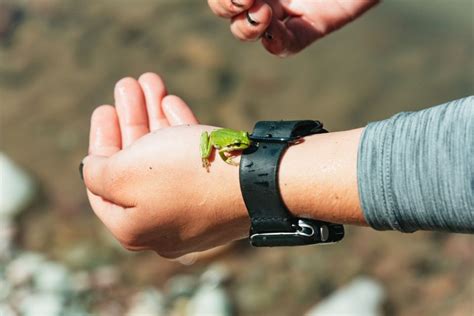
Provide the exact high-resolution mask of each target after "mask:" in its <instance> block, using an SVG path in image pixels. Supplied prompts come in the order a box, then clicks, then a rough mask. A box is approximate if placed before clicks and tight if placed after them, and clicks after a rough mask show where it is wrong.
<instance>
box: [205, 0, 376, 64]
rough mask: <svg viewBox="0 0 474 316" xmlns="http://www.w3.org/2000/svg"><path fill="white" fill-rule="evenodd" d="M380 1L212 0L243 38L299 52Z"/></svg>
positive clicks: (274, 50) (283, 53)
mask: <svg viewBox="0 0 474 316" xmlns="http://www.w3.org/2000/svg"><path fill="white" fill-rule="evenodd" d="M378 2H379V1H378V0H331V1H326V0H208V4H209V6H210V8H211V10H212V11H213V12H214V13H215V14H216V15H218V16H220V17H223V18H229V19H230V20H231V25H230V29H231V32H232V34H233V35H234V36H235V37H237V38H238V39H240V40H243V41H255V40H258V39H260V38H261V41H262V44H263V46H264V47H265V48H266V49H267V50H268V51H269V52H270V53H272V54H274V55H278V56H282V57H283V56H288V55H291V54H295V53H297V52H299V51H301V50H302V49H304V48H305V47H307V46H309V45H310V44H312V43H313V42H314V41H316V40H318V39H319V38H321V37H324V36H325V35H327V34H329V33H331V32H333V31H334V30H337V29H339V28H341V27H342V26H344V25H346V24H347V23H349V22H351V21H352V20H354V19H356V18H357V17H359V16H360V15H362V14H363V13H364V12H365V11H367V10H368V9H370V8H371V7H373V6H374V5H376V4H377V3H378Z"/></svg>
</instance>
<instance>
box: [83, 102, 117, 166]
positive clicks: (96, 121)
mask: <svg viewBox="0 0 474 316" xmlns="http://www.w3.org/2000/svg"><path fill="white" fill-rule="evenodd" d="M121 147H122V140H121V137H120V126H119V122H118V118H117V113H116V112H115V108H114V107H113V106H110V105H102V106H100V107H98V108H97V109H95V111H94V112H93V113H92V117H91V130H90V135H89V154H90V155H97V156H106V157H109V156H111V155H113V154H114V153H116V152H118V151H119V150H120V148H121Z"/></svg>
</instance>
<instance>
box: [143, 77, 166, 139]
mask: <svg viewBox="0 0 474 316" xmlns="http://www.w3.org/2000/svg"><path fill="white" fill-rule="evenodd" d="M138 82H139V84H140V86H141V88H142V90H143V94H144V95H145V103H146V109H147V112H148V125H149V128H150V131H155V130H157V129H159V128H163V127H167V126H169V123H168V119H167V118H166V116H165V114H164V113H163V110H162V106H161V102H162V100H163V98H164V97H165V96H166V94H167V92H166V87H165V84H164V83H163V80H162V79H161V78H160V77H159V76H158V75H157V74H154V73H151V72H149V73H145V74H143V75H141V76H140V78H139V79H138Z"/></svg>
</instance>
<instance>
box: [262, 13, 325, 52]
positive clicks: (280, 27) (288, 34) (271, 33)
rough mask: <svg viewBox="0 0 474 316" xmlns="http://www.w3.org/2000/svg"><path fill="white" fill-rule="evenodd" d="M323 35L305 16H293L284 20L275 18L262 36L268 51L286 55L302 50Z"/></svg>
mask: <svg viewBox="0 0 474 316" xmlns="http://www.w3.org/2000/svg"><path fill="white" fill-rule="evenodd" d="M322 36H323V34H322V33H321V32H319V31H317V30H316V29H314V28H313V27H312V26H311V25H310V24H309V23H308V22H307V21H306V20H304V19H303V18H300V17H292V18H289V19H287V20H286V21H284V22H283V21H279V20H275V19H274V20H273V21H272V23H271V24H270V26H269V27H268V29H267V31H266V32H265V36H264V37H263V38H262V45H263V46H264V47H265V49H266V50H267V51H268V52H270V53H272V54H274V55H277V56H280V57H286V56H289V55H291V54H295V53H297V52H299V51H301V50H302V49H304V48H305V47H307V46H308V45H310V44H311V43H312V42H314V41H315V40H316V39H318V38H320V37H322Z"/></svg>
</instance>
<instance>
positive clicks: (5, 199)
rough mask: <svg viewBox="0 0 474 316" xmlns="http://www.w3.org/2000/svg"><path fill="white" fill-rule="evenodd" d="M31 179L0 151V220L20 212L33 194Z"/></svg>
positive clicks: (33, 187)
mask: <svg viewBox="0 0 474 316" xmlns="http://www.w3.org/2000/svg"><path fill="white" fill-rule="evenodd" d="M34 192H35V186H34V182H33V180H32V179H31V178H30V177H29V176H28V175H27V174H26V172H24V171H23V170H21V169H20V167H18V166H17V165H16V164H15V163H14V162H13V161H12V160H10V159H9V158H8V157H7V156H6V155H5V154H3V153H1V152H0V220H8V219H11V218H13V217H14V216H15V215H16V214H18V213H19V212H21V211H22V210H23V209H24V208H25V207H26V206H27V204H28V203H29V202H30V201H31V199H32V198H33V196H34Z"/></svg>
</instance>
